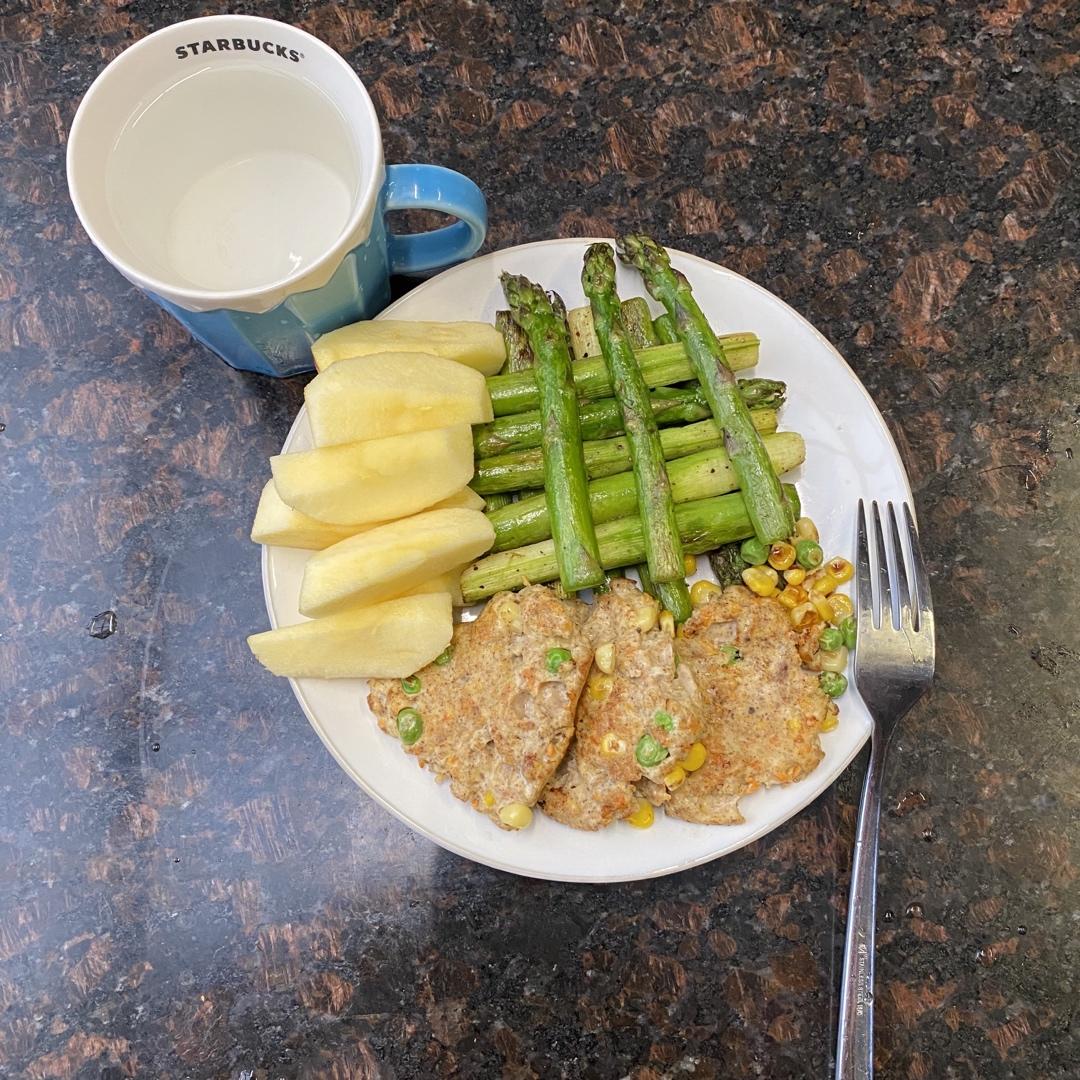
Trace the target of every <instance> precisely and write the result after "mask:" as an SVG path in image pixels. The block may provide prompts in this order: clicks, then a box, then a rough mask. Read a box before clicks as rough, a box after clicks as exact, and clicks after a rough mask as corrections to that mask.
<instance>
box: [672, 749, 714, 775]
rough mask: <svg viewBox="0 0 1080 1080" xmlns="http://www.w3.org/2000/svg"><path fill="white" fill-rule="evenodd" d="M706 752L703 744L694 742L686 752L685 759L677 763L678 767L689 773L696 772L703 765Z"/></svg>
mask: <svg viewBox="0 0 1080 1080" xmlns="http://www.w3.org/2000/svg"><path fill="white" fill-rule="evenodd" d="M707 756H708V751H707V750H706V749H705V744H704V743H699V742H696V743H694V745H693V746H691V747H690V749H689V750H687V751H686V757H684V758H683V759H682V761H680V762H679V767H680V768H682V769H685V770H686V771H687V772H688V773H689V772H697V771H698V769H700V768H701V766H702V765H704V764H705V758H706V757H707Z"/></svg>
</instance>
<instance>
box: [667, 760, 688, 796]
mask: <svg viewBox="0 0 1080 1080" xmlns="http://www.w3.org/2000/svg"><path fill="white" fill-rule="evenodd" d="M685 779H686V770H685V769H684V768H683V767H682V766H681V765H676V766H675V768H674V769H672V770H671V771H670V772H668V773H666V774H665V776H664V786H665V787H666V788H667V789H668V791H673V790H674V789H675V788H677V787H678V786H679V785H680V784H681V783H682V782H683V781H684V780H685Z"/></svg>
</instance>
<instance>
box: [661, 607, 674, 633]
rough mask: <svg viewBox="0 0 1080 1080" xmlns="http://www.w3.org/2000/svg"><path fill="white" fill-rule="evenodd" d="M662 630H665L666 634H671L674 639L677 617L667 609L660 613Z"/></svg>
mask: <svg viewBox="0 0 1080 1080" xmlns="http://www.w3.org/2000/svg"><path fill="white" fill-rule="evenodd" d="M660 629H661V630H663V631H664V633H665V634H670V635H671V636H672V637H674V636H675V616H674V615H672V614H671V612H670V611H668V610H666V609H665V610H664V611H661V612H660Z"/></svg>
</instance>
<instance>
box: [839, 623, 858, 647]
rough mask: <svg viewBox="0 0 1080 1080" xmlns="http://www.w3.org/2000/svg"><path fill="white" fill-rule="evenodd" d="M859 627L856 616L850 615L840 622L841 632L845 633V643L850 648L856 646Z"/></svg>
mask: <svg viewBox="0 0 1080 1080" xmlns="http://www.w3.org/2000/svg"><path fill="white" fill-rule="evenodd" d="M856 632H857V627H856V623H855V616H854V615H849V616H848V617H847V618H846V619H844V620H843V622H841V623H840V633H842V634H843V635H844V644H845V645H846V646H847V647H848V648H849V649H854V648H855V636H856Z"/></svg>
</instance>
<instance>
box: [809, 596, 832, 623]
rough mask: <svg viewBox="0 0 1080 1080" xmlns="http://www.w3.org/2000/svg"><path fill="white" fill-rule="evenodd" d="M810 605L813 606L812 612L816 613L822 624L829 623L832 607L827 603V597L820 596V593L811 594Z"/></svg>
mask: <svg viewBox="0 0 1080 1080" xmlns="http://www.w3.org/2000/svg"><path fill="white" fill-rule="evenodd" d="M810 603H811V604H813V605H814V610H815V611H816V612H817V613H818V617H819V618H820V619H821V621H822V622H829V620H830V619H832V605H831V604H830V603H829V598H828V597H827V596H822V595H821V594H820V593H811V594H810Z"/></svg>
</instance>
